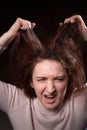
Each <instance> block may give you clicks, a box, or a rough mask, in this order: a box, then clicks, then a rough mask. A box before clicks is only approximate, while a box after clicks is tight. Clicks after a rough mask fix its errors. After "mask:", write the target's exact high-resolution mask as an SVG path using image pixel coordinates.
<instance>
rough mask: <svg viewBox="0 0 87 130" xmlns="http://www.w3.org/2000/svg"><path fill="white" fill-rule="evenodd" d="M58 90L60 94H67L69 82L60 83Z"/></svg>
mask: <svg viewBox="0 0 87 130" xmlns="http://www.w3.org/2000/svg"><path fill="white" fill-rule="evenodd" d="M57 91H58V92H59V93H60V94H62V95H65V94H66V91H67V83H60V84H58V87H57Z"/></svg>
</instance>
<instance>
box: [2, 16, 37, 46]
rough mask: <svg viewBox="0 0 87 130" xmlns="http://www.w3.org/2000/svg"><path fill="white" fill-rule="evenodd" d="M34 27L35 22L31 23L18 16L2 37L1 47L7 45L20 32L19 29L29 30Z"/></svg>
mask: <svg viewBox="0 0 87 130" xmlns="http://www.w3.org/2000/svg"><path fill="white" fill-rule="evenodd" d="M34 27H35V23H31V22H30V21H28V20H25V19H22V18H17V19H16V21H15V22H14V24H13V25H12V26H11V27H10V29H9V30H8V31H7V32H6V33H4V34H3V35H2V36H1V37H0V47H7V46H8V45H9V44H10V42H11V41H12V40H13V39H14V38H15V37H16V35H17V34H18V33H19V30H27V29H29V28H30V29H32V28H34Z"/></svg>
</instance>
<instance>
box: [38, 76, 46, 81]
mask: <svg viewBox="0 0 87 130" xmlns="http://www.w3.org/2000/svg"><path fill="white" fill-rule="evenodd" d="M46 79H47V78H44V77H42V78H37V81H45V80H46Z"/></svg>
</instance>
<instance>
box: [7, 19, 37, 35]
mask: <svg viewBox="0 0 87 130" xmlns="http://www.w3.org/2000/svg"><path fill="white" fill-rule="evenodd" d="M34 27H35V23H31V22H30V21H28V20H25V19H22V18H17V19H16V21H15V23H14V24H13V25H12V26H11V28H10V29H9V31H10V32H11V34H13V36H15V35H17V33H18V32H19V30H27V29H29V28H30V29H32V28H34Z"/></svg>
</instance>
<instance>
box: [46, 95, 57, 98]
mask: <svg viewBox="0 0 87 130" xmlns="http://www.w3.org/2000/svg"><path fill="white" fill-rule="evenodd" d="M45 97H46V98H54V97H55V96H48V95H45Z"/></svg>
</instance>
